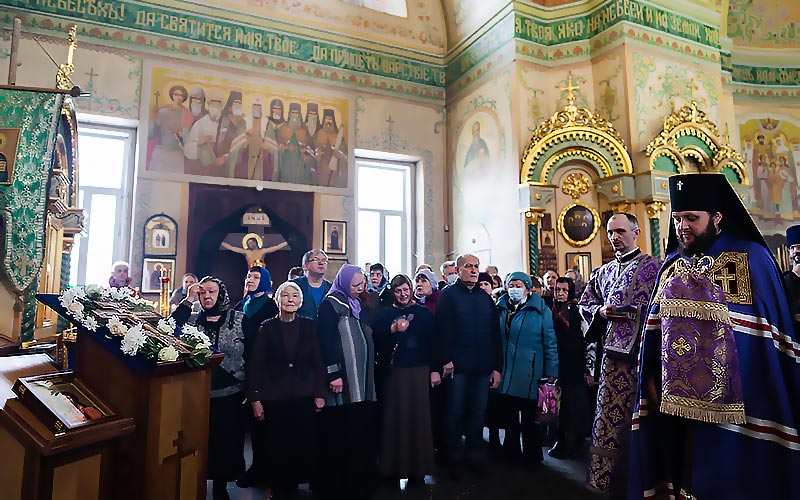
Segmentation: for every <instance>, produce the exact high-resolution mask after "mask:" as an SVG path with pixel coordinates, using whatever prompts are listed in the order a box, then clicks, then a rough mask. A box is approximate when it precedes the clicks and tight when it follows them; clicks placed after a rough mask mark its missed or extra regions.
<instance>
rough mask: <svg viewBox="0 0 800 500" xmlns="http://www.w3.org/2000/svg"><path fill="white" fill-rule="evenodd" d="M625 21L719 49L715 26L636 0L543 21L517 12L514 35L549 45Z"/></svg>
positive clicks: (614, 0)
mask: <svg viewBox="0 0 800 500" xmlns="http://www.w3.org/2000/svg"><path fill="white" fill-rule="evenodd" d="M624 21H628V22H630V23H633V24H637V25H639V26H642V27H646V28H651V29H654V30H656V31H659V32H661V33H665V34H669V35H673V36H676V37H679V38H682V39H684V40H689V41H692V42H696V43H700V44H702V45H705V46H707V47H710V48H712V49H719V47H720V45H719V29H718V28H716V27H713V26H709V25H707V24H704V23H701V22H698V21H696V20H694V19H690V18H688V17H685V16H682V15H680V14H676V13H674V12H670V11H668V10H666V9H661V8H659V7H656V6H654V5H650V4H648V3H644V2H641V1H639V0H608V1H607V2H605V3H603V4H602V5H599V6H597V7H595V8H594V9H592V10H591V11H589V12H587V13H586V14H583V15H580V16H575V17H573V18H571V19H560V20H557V21H543V20H540V19H536V18H534V17H531V16H529V15H526V14H523V13H520V12H517V14H516V19H515V30H514V31H515V36H516V37H517V38H519V39H523V40H528V41H530V42H534V43H537V44H540V45H545V46H553V45H559V44H563V43H567V42H575V41H578V40H586V39H591V38H594V37H595V36H597V35H599V34H600V33H602V32H603V31H605V30H607V29H609V28H611V27H613V26H615V25H616V24H618V23H620V22H624Z"/></svg>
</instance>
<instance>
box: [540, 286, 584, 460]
mask: <svg viewBox="0 0 800 500" xmlns="http://www.w3.org/2000/svg"><path fill="white" fill-rule="evenodd" d="M553 292H554V293H553V327H554V329H555V331H556V341H557V342H558V374H559V379H558V380H559V385H560V386H561V411H560V414H559V422H558V436H557V441H556V444H555V446H553V447H552V448H551V449H550V451H549V452H548V454H549V455H550V456H551V457H553V458H559V459H560V458H570V457H572V456H574V455H575V454H576V453H577V451H578V449H579V447H580V443H581V441H582V439H583V432H582V430H581V427H582V424H581V422H582V416H583V415H584V413H585V412H586V411H587V408H588V400H587V398H586V388H585V387H584V378H583V375H584V372H585V365H586V358H585V352H586V342H585V341H584V338H583V331H582V330H581V315H580V312H579V311H578V305H577V303H578V301H577V299H576V297H575V283H574V282H573V281H572V279H570V278H558V279H557V280H556V284H555V288H554V290H553Z"/></svg>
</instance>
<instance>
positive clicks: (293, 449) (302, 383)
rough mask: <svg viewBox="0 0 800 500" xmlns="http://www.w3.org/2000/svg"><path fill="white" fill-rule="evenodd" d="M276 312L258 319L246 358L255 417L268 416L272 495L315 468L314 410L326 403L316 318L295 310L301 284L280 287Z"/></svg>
mask: <svg viewBox="0 0 800 500" xmlns="http://www.w3.org/2000/svg"><path fill="white" fill-rule="evenodd" d="M275 302H277V304H278V308H279V310H280V312H279V313H278V315H277V316H276V317H273V318H272V319H269V320H267V321H266V322H264V323H263V324H262V325H261V330H260V331H259V332H258V335H257V336H256V339H255V343H254V344H253V351H252V354H251V358H250V362H249V363H248V370H247V373H248V385H249V387H248V392H247V399H248V400H249V401H251V405H252V408H253V416H254V417H255V418H256V420H258V421H259V422H263V421H264V420H266V419H268V420H269V426H268V427H267V428H266V432H265V439H264V449H265V450H268V451H269V453H265V455H264V457H263V460H264V462H263V465H264V467H265V472H267V475H268V476H269V477H270V482H271V484H272V498H273V499H274V500H282V499H286V498H293V497H294V496H295V495H296V494H297V485H298V484H300V483H306V482H310V481H311V480H312V478H313V473H314V469H315V464H314V459H315V454H314V448H315V443H314V437H315V427H316V426H315V422H316V419H315V418H314V417H315V412H317V411H320V410H321V409H322V407H323V406H324V404H325V400H324V399H322V396H323V393H324V391H325V385H326V381H325V365H324V362H323V361H322V353H321V352H320V347H319V340H318V338H317V332H316V328H315V325H314V320H311V319H308V318H303V317H300V316H297V310H298V309H299V308H300V305H301V304H302V303H303V292H302V291H301V290H300V286H299V285H298V284H297V283H294V282H292V281H287V282H285V283H283V284H282V285H281V286H279V287H278V291H277V293H276V294H275Z"/></svg>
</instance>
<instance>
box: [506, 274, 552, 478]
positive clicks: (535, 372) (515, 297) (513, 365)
mask: <svg viewBox="0 0 800 500" xmlns="http://www.w3.org/2000/svg"><path fill="white" fill-rule="evenodd" d="M506 287H507V290H508V294H507V295H503V296H501V297H500V299H499V300H498V301H497V309H498V311H499V313H500V327H501V331H502V332H503V335H502V337H503V366H504V367H505V368H504V369H503V374H502V377H501V379H500V385H499V387H498V388H497V392H498V394H499V395H500V396H501V399H502V402H501V404H500V406H501V407H502V408H503V411H504V413H505V414H506V415H507V416H508V418H509V419H510V420H509V421H508V422H507V424H506V436H505V441H504V442H503V450H504V452H505V455H506V456H507V457H508V458H510V459H512V460H514V459H518V458H522V459H523V460H524V462H526V463H528V464H530V465H537V464H539V463H541V462H542V458H543V457H542V445H541V443H540V440H539V434H538V429H537V428H536V403H537V400H538V399H539V386H538V385H537V381H538V380H539V379H541V378H542V377H543V376H544V377H549V378H550V381H551V382H552V381H553V380H554V379H555V377H557V376H558V351H557V348H556V336H555V332H554V331H553V314H552V312H551V311H550V308H548V307H547V306H546V305H545V303H544V300H543V299H542V298H541V297H539V296H538V295H536V294H535V293H531V288H533V280H531V277H530V276H528V275H527V274H526V273H523V272H522V271H517V272H513V273H511V274H510V275H508V278H507V279H506ZM520 436H521V437H522V451H520Z"/></svg>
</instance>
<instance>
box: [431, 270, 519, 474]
mask: <svg viewBox="0 0 800 500" xmlns="http://www.w3.org/2000/svg"><path fill="white" fill-rule="evenodd" d="M479 265H480V262H479V261H478V258H477V257H475V256H474V255H469V254H466V255H461V256H460V257H459V258H458V259H457V260H456V266H457V268H458V280H457V281H456V282H455V284H453V285H451V286H449V287H446V288H445V289H444V290H442V291H441V293H440V294H439V302H438V304H437V306H436V326H437V333H438V335H439V349H440V357H441V361H442V363H443V366H444V376H445V377H452V379H453V381H452V383H451V384H450V390H449V391H448V394H447V404H446V409H445V423H444V439H445V447H446V449H447V454H448V458H449V459H450V460H451V461H452V462H453V463H454V464H457V463H458V462H460V461H461V460H462V459H463V458H466V460H467V461H468V463H469V464H470V465H471V466H473V467H474V466H480V465H482V464H483V463H484V462H485V461H486V452H485V450H484V447H483V420H484V416H485V414H486V403H487V400H488V397H489V387H491V388H493V389H495V388H497V384H498V383H499V381H500V371H501V370H502V369H503V357H502V341H501V338H500V323H499V319H498V316H497V311H496V309H495V307H494V303H493V302H492V299H491V297H489V295H488V294H486V293H484V292H483V290H481V289H480V288H479V287H478V273H479ZM462 434H463V435H464V436H465V437H466V440H465V441H466V442H465V447H466V449H465V450H463V451H462V450H461V449H460V444H461V436H462Z"/></svg>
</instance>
